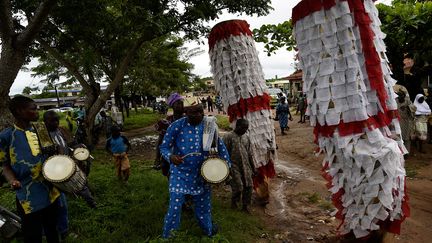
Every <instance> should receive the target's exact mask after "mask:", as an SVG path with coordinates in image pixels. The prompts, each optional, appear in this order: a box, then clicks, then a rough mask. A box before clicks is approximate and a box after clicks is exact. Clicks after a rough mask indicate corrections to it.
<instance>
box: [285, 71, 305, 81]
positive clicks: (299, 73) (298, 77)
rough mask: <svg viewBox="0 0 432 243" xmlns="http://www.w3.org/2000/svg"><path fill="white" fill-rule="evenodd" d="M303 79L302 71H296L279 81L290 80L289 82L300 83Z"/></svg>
mask: <svg viewBox="0 0 432 243" xmlns="http://www.w3.org/2000/svg"><path fill="white" fill-rule="evenodd" d="M302 77H303V71H302V70H296V71H295V72H294V73H292V74H291V75H289V76H287V77H283V78H281V79H285V80H290V81H302Z"/></svg>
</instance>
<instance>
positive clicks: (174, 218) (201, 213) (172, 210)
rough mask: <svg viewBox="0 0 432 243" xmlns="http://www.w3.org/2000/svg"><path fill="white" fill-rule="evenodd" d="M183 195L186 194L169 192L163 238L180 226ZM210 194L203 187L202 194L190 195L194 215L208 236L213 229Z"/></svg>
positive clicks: (208, 190)
mask: <svg viewBox="0 0 432 243" xmlns="http://www.w3.org/2000/svg"><path fill="white" fill-rule="evenodd" d="M185 196H186V194H182V193H175V192H170V201H169V208H168V212H167V214H166V215H165V221H164V226H163V234H162V237H163V238H169V237H170V236H171V231H173V230H177V229H178V228H179V227H180V218H181V212H182V205H183V203H184V201H185ZM210 196H211V191H210V189H204V192H203V193H202V194H199V195H192V199H193V203H194V212H195V217H196V219H197V220H198V223H199V225H200V227H201V229H203V230H204V232H205V234H206V235H208V236H211V235H212V229H213V224H212V217H211V199H210Z"/></svg>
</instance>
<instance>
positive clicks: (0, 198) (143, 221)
mask: <svg viewBox="0 0 432 243" xmlns="http://www.w3.org/2000/svg"><path fill="white" fill-rule="evenodd" d="M93 156H94V157H95V158H96V160H95V161H94V163H93V166H92V171H91V173H90V177H89V182H90V188H91V190H92V191H93V193H94V195H95V197H96V200H97V202H98V208H97V209H95V210H92V209H90V208H88V207H87V206H86V205H85V203H84V201H83V200H82V199H81V198H78V199H76V198H74V197H73V196H71V195H68V204H69V205H68V209H69V219H70V232H73V233H75V234H77V235H78V237H77V238H76V239H74V238H68V239H67V240H66V242H70V243H74V242H77V243H78V242H80V243H81V242H85V243H87V242H88V243H90V242H256V240H257V239H258V238H259V236H260V235H261V234H262V233H263V230H264V225H263V222H262V221H261V220H259V219H258V218H257V217H255V216H251V215H246V214H244V213H242V212H240V211H237V210H232V209H231V208H230V202H229V200H227V198H225V199H222V198H221V197H216V196H214V195H215V194H216V193H213V205H212V206H213V220H214V221H215V222H216V223H217V224H218V225H219V228H220V230H219V234H218V235H216V236H215V237H213V238H208V237H205V236H204V235H203V233H202V231H201V229H200V228H199V226H198V223H197V221H196V220H195V216H194V215H193V214H192V213H188V212H185V213H183V215H182V222H181V228H180V230H179V231H178V232H176V234H175V238H173V239H171V240H167V241H164V240H162V239H161V238H160V235H161V233H162V225H163V219H164V216H165V213H166V210H167V205H168V190H167V186H168V183H167V179H166V178H165V177H164V176H162V174H161V172H160V171H155V170H152V169H150V166H151V165H152V164H153V161H142V160H139V159H134V158H133V157H131V177H130V179H129V185H125V184H124V183H122V182H120V181H118V180H117V178H116V176H115V174H114V164H113V162H112V161H111V159H110V157H109V156H108V154H107V153H105V152H104V151H102V150H96V151H94V152H93ZM213 191H214V192H215V191H217V190H213ZM14 203H15V196H14V193H13V192H12V191H10V190H9V189H7V188H6V186H5V187H4V188H0V204H1V205H2V206H4V207H6V208H9V209H14V208H15V204H14Z"/></svg>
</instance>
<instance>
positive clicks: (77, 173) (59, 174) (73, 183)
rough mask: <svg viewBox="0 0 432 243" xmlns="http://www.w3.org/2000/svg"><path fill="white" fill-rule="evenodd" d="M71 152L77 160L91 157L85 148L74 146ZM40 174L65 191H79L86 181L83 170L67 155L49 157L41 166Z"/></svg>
mask: <svg viewBox="0 0 432 243" xmlns="http://www.w3.org/2000/svg"><path fill="white" fill-rule="evenodd" d="M72 154H73V158H74V159H76V160H77V161H84V160H87V159H88V158H90V157H91V155H90V151H89V150H88V149H87V148H76V149H74V150H73V153H72ZM42 174H43V176H44V177H45V179H46V180H47V181H49V182H51V183H52V184H54V186H56V187H57V188H59V189H60V190H62V191H65V192H70V193H74V192H77V191H80V190H82V189H83V188H84V186H85V185H86V183H87V178H86V176H85V174H84V172H83V171H82V170H81V169H80V168H79V166H78V165H77V164H76V162H75V161H74V160H73V159H72V158H71V157H69V156H67V155H54V156H51V157H49V158H48V159H47V160H46V161H45V163H44V165H43V167H42Z"/></svg>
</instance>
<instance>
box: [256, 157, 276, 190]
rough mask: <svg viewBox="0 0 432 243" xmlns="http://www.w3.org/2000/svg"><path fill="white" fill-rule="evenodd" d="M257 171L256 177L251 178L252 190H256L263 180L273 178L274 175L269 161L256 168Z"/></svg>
mask: <svg viewBox="0 0 432 243" xmlns="http://www.w3.org/2000/svg"><path fill="white" fill-rule="evenodd" d="M257 170H258V175H256V176H254V177H253V178H252V179H253V187H254V189H256V188H258V187H259V185H261V184H262V183H264V179H265V178H266V177H267V178H273V177H274V176H275V175H276V171H275V168H274V163H273V161H271V160H270V161H269V162H268V163H267V164H266V165H264V166H261V167H259V168H257Z"/></svg>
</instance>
